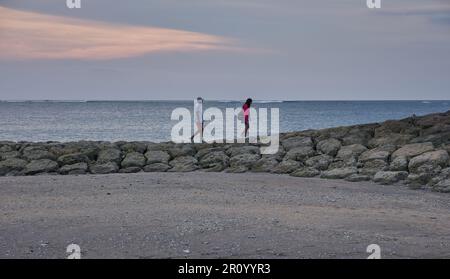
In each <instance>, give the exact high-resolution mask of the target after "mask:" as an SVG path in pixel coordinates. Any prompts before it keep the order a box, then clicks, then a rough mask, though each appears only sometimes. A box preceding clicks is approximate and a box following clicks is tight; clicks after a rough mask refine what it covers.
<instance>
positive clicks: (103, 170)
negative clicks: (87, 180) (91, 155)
mask: <svg viewBox="0 0 450 279" xmlns="http://www.w3.org/2000/svg"><path fill="white" fill-rule="evenodd" d="M118 170H119V167H118V166H117V164H116V163H115V162H106V163H96V164H95V165H92V166H91V173H93V174H107V173H116V172H117V171H118Z"/></svg>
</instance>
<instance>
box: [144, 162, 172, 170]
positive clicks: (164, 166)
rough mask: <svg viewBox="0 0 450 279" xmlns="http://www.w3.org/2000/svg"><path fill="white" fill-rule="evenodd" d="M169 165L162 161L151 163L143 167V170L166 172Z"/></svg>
mask: <svg viewBox="0 0 450 279" xmlns="http://www.w3.org/2000/svg"><path fill="white" fill-rule="evenodd" d="M168 169H170V166H169V165H167V164H163V163H153V164H150V165H146V166H145V167H144V171H145V172H166V171H167V170H168Z"/></svg>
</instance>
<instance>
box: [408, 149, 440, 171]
mask: <svg viewBox="0 0 450 279" xmlns="http://www.w3.org/2000/svg"><path fill="white" fill-rule="evenodd" d="M448 161H449V156H448V153H447V151H445V150H437V151H431V152H425V153H423V154H421V155H419V156H416V157H414V158H412V159H411V160H410V161H409V165H408V168H409V171H410V172H413V173H415V172H419V169H420V167H421V166H423V165H427V166H430V168H431V169H434V168H435V167H438V166H439V167H446V166H447V165H448Z"/></svg>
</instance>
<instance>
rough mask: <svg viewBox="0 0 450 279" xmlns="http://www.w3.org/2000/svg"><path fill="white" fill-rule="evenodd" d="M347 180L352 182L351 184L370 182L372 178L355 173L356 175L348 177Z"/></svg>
mask: <svg viewBox="0 0 450 279" xmlns="http://www.w3.org/2000/svg"><path fill="white" fill-rule="evenodd" d="M345 180H347V181H350V182H361V181H368V180H370V176H368V175H364V174H360V173H355V174H352V175H349V176H347V177H346V178H345Z"/></svg>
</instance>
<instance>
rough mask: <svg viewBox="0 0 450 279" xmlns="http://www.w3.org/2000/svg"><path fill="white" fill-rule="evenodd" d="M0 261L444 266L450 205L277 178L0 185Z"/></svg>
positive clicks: (13, 181)
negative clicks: (373, 250) (390, 261)
mask: <svg viewBox="0 0 450 279" xmlns="http://www.w3.org/2000/svg"><path fill="white" fill-rule="evenodd" d="M0 209H1V211H0V258H65V257H67V255H68V254H67V253H66V247H67V245H69V244H71V243H75V244H77V245H79V246H80V247H81V253H82V254H81V255H82V258H367V257H368V255H369V254H368V253H367V252H366V247H367V246H368V245H369V244H372V243H375V244H378V245H379V246H380V247H381V257H383V258H450V195H449V194H439V193H432V192H425V191H419V190H410V189H407V188H405V187H404V186H398V185H397V186H381V185H376V184H374V183H371V182H361V183H351V182H346V181H342V180H323V179H314V178H312V179H306V178H295V177H290V176H286V175H274V174H254V173H245V174H227V173H203V172H193V173H137V174H112V175H80V176H52V175H42V176H30V177H1V178H0Z"/></svg>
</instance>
